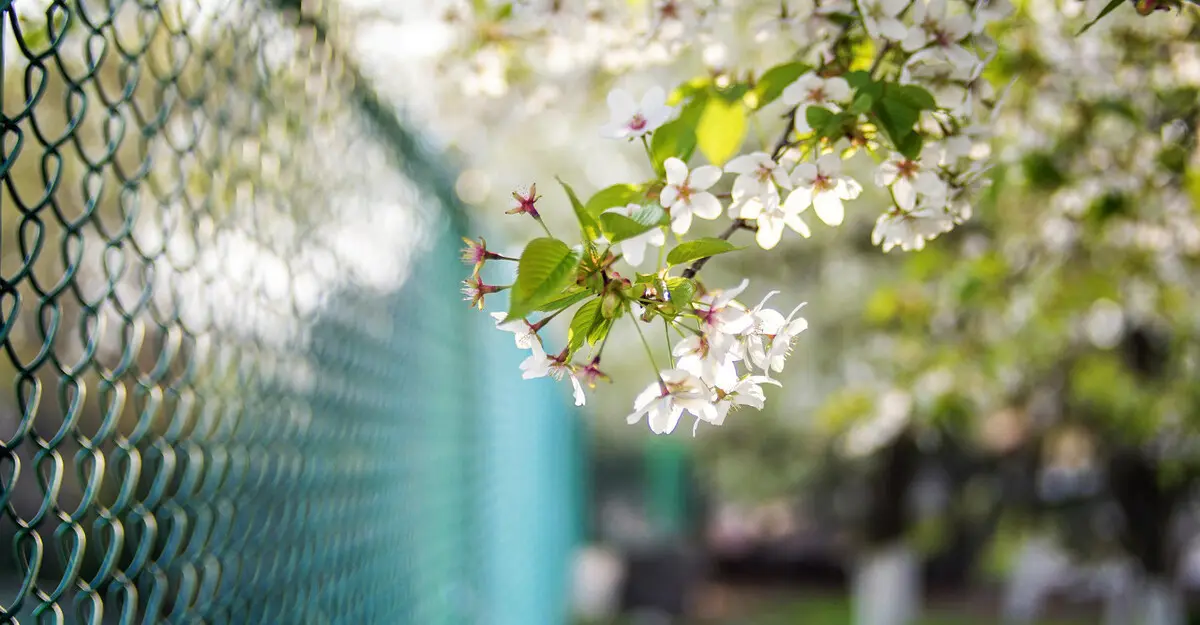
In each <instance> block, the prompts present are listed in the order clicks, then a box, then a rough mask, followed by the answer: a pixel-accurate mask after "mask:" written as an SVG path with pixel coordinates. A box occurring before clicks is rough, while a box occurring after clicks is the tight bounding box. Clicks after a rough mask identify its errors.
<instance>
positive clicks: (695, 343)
mask: <svg viewBox="0 0 1200 625" xmlns="http://www.w3.org/2000/svg"><path fill="white" fill-rule="evenodd" d="M726 337H728V338H726ZM717 338H718V340H717V343H718V345H716V346H714V345H713V343H712V342H710V341H709V337H708V336H707V335H704V334H700V335H694V336H689V337H687V338H685V339H683V340H682V341H680V342H679V343H678V344H676V345H675V348H674V349H673V350H671V354H672V355H673V356H674V357H675V367H676V368H677V369H682V370H684V371H687V372H688V373H690V374H692V375H694V376H696V377H698V378H700V380H701V381H702V382H704V383H705V384H707V385H709V386H722V385H727V384H730V383H731V382H735V381H737V368H736V366H735V364H734V363H735V360H734V357H733V354H732V353H731V350H730V349H729V347H730V346H731V345H733V344H735V343H734V342H733V341H732V340H731V339H732V337H731V336H729V335H720V334H719V335H717ZM721 343H724V345H721Z"/></svg>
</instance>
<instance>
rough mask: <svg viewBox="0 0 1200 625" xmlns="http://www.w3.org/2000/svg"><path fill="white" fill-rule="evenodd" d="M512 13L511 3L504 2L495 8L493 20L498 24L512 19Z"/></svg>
mask: <svg viewBox="0 0 1200 625" xmlns="http://www.w3.org/2000/svg"><path fill="white" fill-rule="evenodd" d="M512 12H513V3H511V2H505V3H504V4H502V5H500V6H498V7H496V17H495V19H496V21H498V22H503V21H504V20H506V19H508V18H510V17H512Z"/></svg>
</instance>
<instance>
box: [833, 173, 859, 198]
mask: <svg viewBox="0 0 1200 625" xmlns="http://www.w3.org/2000/svg"><path fill="white" fill-rule="evenodd" d="M834 192H835V193H837V196H838V197H840V198H842V199H843V200H853V199H855V198H857V197H858V196H859V195H860V194H861V193H862V185H861V184H858V181H857V180H855V179H853V178H850V177H848V176H842V177H841V178H839V179H838V181H837V186H836V187H835V188H834Z"/></svg>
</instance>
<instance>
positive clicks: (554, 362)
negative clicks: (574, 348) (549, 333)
mask: <svg viewBox="0 0 1200 625" xmlns="http://www.w3.org/2000/svg"><path fill="white" fill-rule="evenodd" d="M530 347H532V348H533V353H532V354H530V355H529V357H528V358H526V359H525V361H524V362H522V363H521V372H522V373H521V377H522V378H523V379H526V380H532V379H535V378H544V377H551V378H554V379H555V380H561V379H563V377H568V378H570V379H571V386H572V387H573V391H574V396H575V405H576V406H582V405H584V403H585V398H584V395H583V385H582V384H581V383H580V382H579V378H578V377H576V375H575V368H574V367H572V366H571V363H569V362H567V360H566V352H563V353H562V354H560V355H558V356H550V355H547V354H546V352H545V350H543V349H542V344H541V342H538V341H535V342H534V343H533V344H532V345H531V346H530Z"/></svg>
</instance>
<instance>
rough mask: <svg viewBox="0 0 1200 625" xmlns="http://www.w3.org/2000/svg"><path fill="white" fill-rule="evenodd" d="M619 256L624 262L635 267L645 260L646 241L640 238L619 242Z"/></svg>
mask: <svg viewBox="0 0 1200 625" xmlns="http://www.w3.org/2000/svg"><path fill="white" fill-rule="evenodd" d="M621 254H622V255H623V256H624V257H625V262H627V263H629V264H630V265H633V266H634V267H637V266H638V265H641V264H642V261H643V260H645V259H646V241H645V239H643V238H642V237H640V236H639V237H633V238H632V239H625V240H624V241H621Z"/></svg>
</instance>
